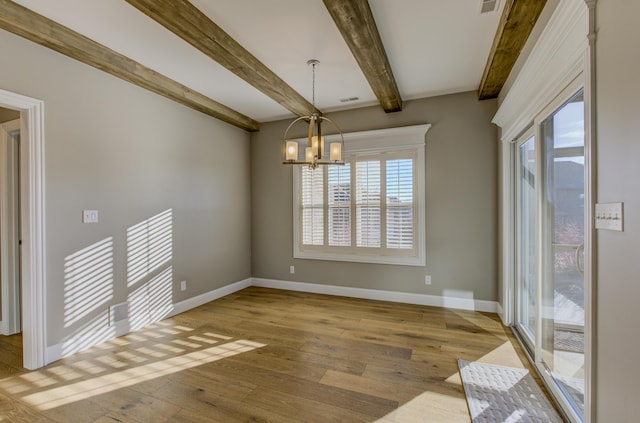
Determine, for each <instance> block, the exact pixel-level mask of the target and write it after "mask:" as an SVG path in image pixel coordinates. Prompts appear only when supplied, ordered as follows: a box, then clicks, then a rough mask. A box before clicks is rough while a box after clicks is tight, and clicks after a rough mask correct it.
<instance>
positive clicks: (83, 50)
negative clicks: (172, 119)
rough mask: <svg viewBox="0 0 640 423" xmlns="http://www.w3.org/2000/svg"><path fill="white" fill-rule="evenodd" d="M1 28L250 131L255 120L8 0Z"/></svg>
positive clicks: (0, 11) (0, 9) (3, 1)
mask: <svg viewBox="0 0 640 423" xmlns="http://www.w3.org/2000/svg"><path fill="white" fill-rule="evenodd" d="M0 28H2V29H4V30H7V31H9V32H12V33H14V34H16V35H19V36H21V37H23V38H26V39H28V40H31V41H33V42H35V43H38V44H40V45H43V46H45V47H48V48H50V49H52V50H55V51H57V52H59V53H62V54H64V55H66V56H69V57H71V58H73V59H76V60H78V61H80V62H82V63H85V64H87V65H90V66H93V67H95V68H98V69H100V70H103V71H105V72H107V73H109V74H111V75H114V76H117V77H118V78H121V79H123V80H125V81H128V82H131V83H133V84H135V85H138V86H140V87H142V88H145V89H147V90H149V91H153V92H154V93H156V94H160V95H162V96H164V97H167V98H169V99H171V100H174V101H176V102H178V103H181V104H184V105H185V106H188V107H191V108H192V109H195V110H198V111H200V112H202V113H205V114H207V115H210V116H213V117H215V118H217V119H220V120H222V121H224V122H227V123H230V124H231V125H234V126H237V127H238V128H242V129H244V130H247V131H257V130H258V129H259V124H258V122H256V121H255V120H253V119H251V118H249V117H247V116H245V115H243V114H241V113H239V112H236V111H235V110H233V109H231V108H229V107H227V106H225V105H223V104H220V103H218V102H216V101H214V100H212V99H210V98H209V97H206V96H204V95H202V94H200V93H198V92H195V91H193V90H191V89H189V88H188V87H186V86H184V85H182V84H180V83H178V82H176V81H174V80H172V79H170V78H167V77H166V76H164V75H161V74H159V73H157V72H156V71H154V70H152V69H149V68H147V67H146V66H143V65H141V64H140V63H138V62H136V61H134V60H131V59H129V58H128V57H126V56H123V55H122V54H120V53H118V52H116V51H113V50H111V49H109V48H107V47H105V46H103V45H102V44H99V43H96V42H95V41H92V40H90V39H89V38H87V37H85V36H83V35H81V34H79V33H77V32H74V31H72V30H71V29H69V28H67V27H65V26H62V25H60V24H58V23H57V22H54V21H52V20H50V19H48V18H46V17H44V16H42V15H39V14H37V13H35V12H33V11H31V10H29V9H27V8H25V7H23V6H20V5H19V4H16V3H14V2H12V1H9V0H0Z"/></svg>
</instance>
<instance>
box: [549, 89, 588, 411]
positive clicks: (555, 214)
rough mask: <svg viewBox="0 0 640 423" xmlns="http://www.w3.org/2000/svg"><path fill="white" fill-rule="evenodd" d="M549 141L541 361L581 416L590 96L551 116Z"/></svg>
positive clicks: (575, 98)
mask: <svg viewBox="0 0 640 423" xmlns="http://www.w3.org/2000/svg"><path fill="white" fill-rule="evenodd" d="M540 133H541V137H542V140H543V152H544V162H543V175H544V180H543V181H542V182H543V183H542V187H543V190H544V195H543V204H542V234H541V235H542V242H543V248H542V254H543V257H542V264H543V275H542V278H541V284H542V285H541V288H542V304H541V307H542V312H543V313H542V315H541V357H540V359H541V362H542V363H543V365H544V366H545V368H546V369H547V370H548V371H549V372H550V374H551V376H552V377H553V379H554V382H555V383H556V384H557V385H558V386H559V388H560V389H561V391H562V393H563V394H564V395H565V396H566V397H567V399H568V400H569V401H570V402H571V404H572V406H574V407H575V408H576V410H577V411H579V414H580V415H581V414H582V412H583V408H584V316H585V310H584V229H585V225H584V222H585V204H584V197H585V196H584V194H585V192H584V177H585V169H584V99H583V95H582V90H580V91H579V92H578V93H577V94H575V95H574V96H573V97H571V98H570V99H569V101H567V102H566V103H564V104H563V105H562V106H561V107H560V108H558V109H557V110H555V111H554V112H553V113H552V114H551V115H550V116H548V117H546V118H545V119H544V120H543V121H542V123H541V125H540Z"/></svg>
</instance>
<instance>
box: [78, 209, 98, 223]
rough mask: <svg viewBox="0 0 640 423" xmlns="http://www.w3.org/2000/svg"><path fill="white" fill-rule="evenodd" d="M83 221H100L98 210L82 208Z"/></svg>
mask: <svg viewBox="0 0 640 423" xmlns="http://www.w3.org/2000/svg"><path fill="white" fill-rule="evenodd" d="M82 223H98V210H82Z"/></svg>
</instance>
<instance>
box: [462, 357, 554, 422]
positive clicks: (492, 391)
mask: <svg viewBox="0 0 640 423" xmlns="http://www.w3.org/2000/svg"><path fill="white" fill-rule="evenodd" d="M458 367H459V368H460V376H461V378H462V385H463V386H464V392H465V394H466V396H467V404H468V405H469V412H470V413H471V420H472V421H473V423H498V422H504V423H507V422H508V423H515V422H519V423H526V422H532V423H533V422H535V423H542V422H544V423H562V419H561V418H560V416H559V415H558V413H557V412H556V411H555V409H554V408H553V406H552V405H551V403H549V401H548V400H547V397H546V396H545V395H544V393H543V392H542V390H541V389H540V387H539V386H538V384H537V383H536V381H535V380H534V379H533V377H532V376H531V375H530V374H529V371H528V370H526V369H516V368H513V367H503V366H494V365H491V364H483V363H477V362H471V361H465V360H461V359H458Z"/></svg>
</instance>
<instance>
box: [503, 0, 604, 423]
mask: <svg viewBox="0 0 640 423" xmlns="http://www.w3.org/2000/svg"><path fill="white" fill-rule="evenodd" d="M595 4H596V1H595V0H563V1H562V2H559V3H558V4H557V6H555V10H554V11H553V12H552V15H551V17H550V18H549V20H548V22H546V26H545V28H544V29H543V30H542V32H541V33H540V36H539V38H538V39H537V41H536V42H535V45H534V46H533V48H532V49H531V51H530V53H529V55H528V57H526V58H525V60H524V63H523V64H522V66H521V68H520V70H519V73H518V75H517V76H516V77H515V79H514V80H513V82H512V84H511V86H510V87H509V89H508V92H506V93H505V94H504V96H503V98H502V99H501V104H500V106H499V108H498V112H497V113H496V115H495V116H494V118H493V122H494V123H495V124H496V125H498V126H499V127H500V131H501V132H500V140H501V153H502V161H501V165H502V168H501V173H502V181H501V199H502V207H501V219H502V225H501V230H502V236H501V276H502V280H501V282H502V291H501V293H502V298H501V299H502V307H501V309H500V311H501V317H502V319H503V322H504V323H505V324H506V325H513V324H514V321H515V318H516V316H515V301H516V298H515V281H516V261H515V254H514V249H515V241H514V238H515V230H516V227H515V226H516V225H515V223H516V222H515V205H516V204H515V200H516V198H515V183H516V179H515V177H516V174H515V156H516V154H515V147H514V142H515V141H516V139H517V138H518V136H519V135H520V134H521V133H522V132H524V131H525V130H526V129H527V128H528V127H529V126H531V125H532V124H535V123H536V122H534V120H536V117H538V116H539V115H541V114H543V112H544V111H545V110H546V109H547V108H549V107H550V104H551V103H554V101H555V99H557V98H558V96H559V95H561V94H560V93H563V90H565V89H566V88H567V87H568V86H569V85H570V84H571V83H573V81H575V80H576V79H577V78H580V79H581V81H582V87H583V88H584V107H585V121H584V125H585V128H584V129H585V185H584V190H585V198H584V201H585V228H584V230H585V233H584V235H585V239H584V241H585V249H584V254H585V256H584V257H585V273H584V284H585V298H584V306H585V329H584V330H585V352H584V358H585V395H584V422H588V423H591V422H593V421H594V419H595V415H596V412H595V401H593V398H594V395H595V381H594V376H595V372H594V368H595V356H594V342H595V335H596V334H595V333H594V331H595V327H594V324H593V323H594V321H595V313H596V311H595V309H594V306H595V305H594V301H593V297H594V292H595V284H596V281H595V276H594V275H595V260H594V254H595V248H596V239H595V230H594V227H593V209H594V204H595V202H596V200H597V199H596V196H595V191H594V178H595V170H596V163H595V157H594V155H593V153H595V148H596V140H595V114H596V107H595V98H594V97H595V58H594V44H595V39H596V33H595V25H594V22H595V17H594V15H595ZM578 89H579V88H578ZM574 92H575V91H574ZM534 353H535V352H534ZM536 356H539V354H536ZM536 368H537V366H536ZM541 373H542V374H543V376H544V373H545V372H541ZM548 379H549V378H548V377H543V380H544V381H545V384H547V385H548V386H553V385H554V383H552V384H549V383H548ZM550 391H551V393H552V394H553V395H557V392H553V389H551V388H550ZM556 391H557V390H556ZM565 411H567V410H565ZM571 414H572V413H570V410H569V412H568V415H571ZM571 419H572V420H573V421H579V420H578V419H576V416H573V417H571Z"/></svg>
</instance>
